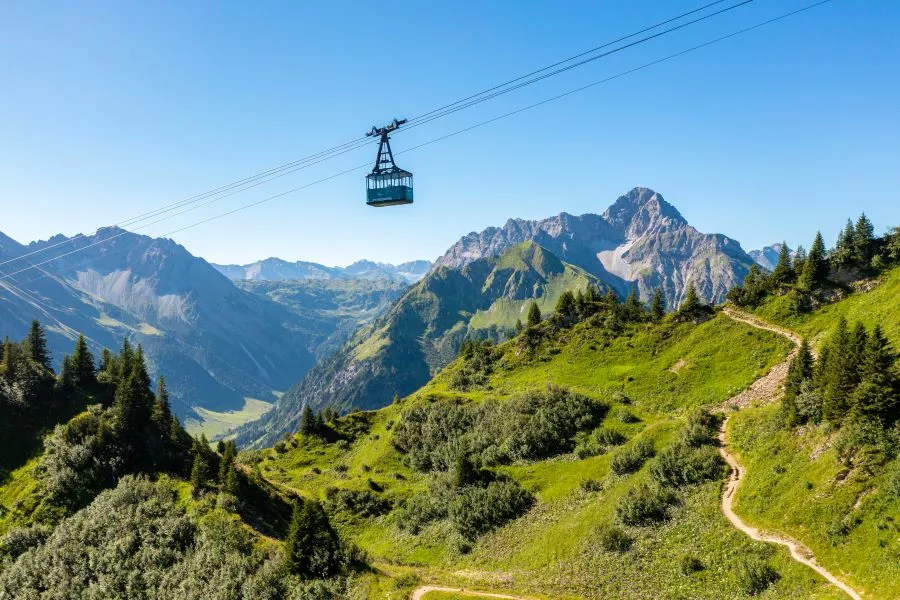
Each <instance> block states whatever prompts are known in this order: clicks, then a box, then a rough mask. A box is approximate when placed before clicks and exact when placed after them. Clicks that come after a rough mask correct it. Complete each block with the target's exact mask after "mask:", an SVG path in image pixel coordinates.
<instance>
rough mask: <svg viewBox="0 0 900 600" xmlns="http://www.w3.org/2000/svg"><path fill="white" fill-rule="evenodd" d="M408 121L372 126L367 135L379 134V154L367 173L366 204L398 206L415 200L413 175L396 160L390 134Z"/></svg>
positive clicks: (395, 120)
mask: <svg viewBox="0 0 900 600" xmlns="http://www.w3.org/2000/svg"><path fill="white" fill-rule="evenodd" d="M404 123H406V119H402V120H399V121H398V120H397V119H394V120H393V122H392V123H391V124H390V125H386V126H385V127H372V131H370V132H369V133H367V134H366V135H367V136H370V137H374V136H376V135H377V136H379V137H380V138H381V141H380V143H379V144H378V156H377V158H376V159H375V168H374V169H372V172H371V173H369V174H368V175H366V204H368V205H369V206H397V205H399V204H412V201H413V176H412V173H410V172H409V171H404V170H403V169H401V168H400V167H398V166H397V164H396V163H395V162H394V154H393V152H391V143H390V141H389V140H390V138H389V136H388V134H390V133H391V132H393V131H396V130H397V128H398V127H400V126H401V125H403V124H404Z"/></svg>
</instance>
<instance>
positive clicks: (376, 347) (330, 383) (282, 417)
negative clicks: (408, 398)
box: [238, 241, 602, 445]
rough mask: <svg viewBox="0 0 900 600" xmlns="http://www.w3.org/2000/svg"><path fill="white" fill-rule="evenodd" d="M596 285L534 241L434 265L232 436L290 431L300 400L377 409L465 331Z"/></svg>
mask: <svg viewBox="0 0 900 600" xmlns="http://www.w3.org/2000/svg"><path fill="white" fill-rule="evenodd" d="M588 284H592V285H595V286H601V287H602V284H601V282H599V281H598V280H597V279H596V278H594V277H592V276H591V275H590V274H588V273H586V272H585V271H584V270H583V269H580V268H578V267H575V266H572V265H569V264H566V263H564V262H563V261H561V260H560V259H559V258H558V257H556V256H554V255H553V254H552V253H550V252H548V251H547V250H546V249H544V248H542V247H540V246H539V245H537V244H536V243H534V242H530V241H528V242H524V243H522V244H519V245H517V246H512V247H510V248H508V249H507V251H506V252H505V253H503V254H502V255H501V256H490V257H486V258H479V259H476V260H472V261H469V262H467V263H466V264H465V265H463V266H461V267H459V268H455V267H449V266H441V267H437V268H436V269H434V270H432V271H431V272H430V273H429V274H428V275H427V276H426V277H425V278H424V279H422V281H420V282H419V283H417V284H416V285H414V286H412V287H411V288H410V289H409V290H407V291H406V293H405V294H403V296H402V297H401V298H400V299H399V300H398V301H397V302H396V303H395V304H394V305H393V306H392V307H391V308H390V309H389V310H388V311H387V312H386V313H385V314H384V315H383V316H382V317H380V318H379V319H377V320H376V321H375V322H374V323H373V324H371V325H370V326H368V327H364V328H363V329H361V330H360V331H358V332H357V333H356V335H354V336H353V338H352V339H351V340H350V341H349V342H347V343H346V344H344V346H342V347H341V348H340V349H339V350H338V351H337V352H336V353H334V354H333V355H332V356H330V357H328V358H327V359H325V360H324V361H322V362H321V363H320V364H318V365H316V367H314V368H313V369H312V371H310V373H309V374H308V375H307V377H306V378H305V379H304V380H303V381H302V382H300V383H299V384H298V385H297V386H295V387H293V388H292V389H291V390H289V391H288V392H287V393H286V394H285V395H284V396H282V398H281V400H280V401H279V402H278V404H277V405H276V407H275V408H274V409H273V410H272V411H271V412H269V413H268V414H266V415H265V416H264V417H262V418H261V419H260V420H259V421H256V422H253V423H249V424H247V425H246V426H244V427H243V428H242V429H241V430H239V433H238V441H239V442H240V443H245V444H246V443H253V444H257V445H269V444H271V443H272V442H273V441H277V440H278V439H279V438H280V437H281V436H282V435H283V434H284V433H285V432H288V431H295V430H296V429H297V426H298V424H299V419H300V415H301V412H302V408H303V406H304V404H309V405H311V406H313V407H315V408H317V409H318V408H322V407H324V406H333V407H335V408H339V409H341V410H348V409H350V408H352V407H360V408H364V409H373V408H380V407H382V406H385V405H386V404H388V403H390V402H391V399H392V398H393V397H394V395H395V394H397V395H400V396H405V395H407V394H409V393H411V392H413V391H414V390H416V389H418V388H419V387H421V386H422V385H424V384H425V383H426V382H427V381H428V380H429V379H430V378H431V377H432V376H433V375H434V374H435V373H436V372H437V371H439V370H440V369H441V368H443V367H444V366H445V365H446V364H447V363H449V362H450V361H451V360H452V359H453V358H454V357H455V356H456V353H457V352H458V350H459V346H460V344H461V343H462V341H463V339H465V338H466V337H481V338H488V339H495V340H498V339H502V338H505V337H506V336H507V335H508V333H509V332H510V330H511V329H512V328H513V327H514V326H515V322H516V320H517V319H521V320H522V321H523V322H524V321H525V320H526V309H527V307H528V304H529V303H530V302H531V299H532V298H536V299H537V302H538V304H539V306H540V307H541V310H542V312H544V313H547V312H550V311H552V310H553V307H554V306H555V304H556V301H557V299H558V298H559V296H560V295H561V294H562V293H563V292H564V291H566V290H577V289H581V290H583V289H585V288H586V287H587V285H588Z"/></svg>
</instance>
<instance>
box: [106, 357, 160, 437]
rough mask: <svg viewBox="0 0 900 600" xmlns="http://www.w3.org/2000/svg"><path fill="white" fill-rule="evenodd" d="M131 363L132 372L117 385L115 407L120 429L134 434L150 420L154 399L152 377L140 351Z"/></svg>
mask: <svg viewBox="0 0 900 600" xmlns="http://www.w3.org/2000/svg"><path fill="white" fill-rule="evenodd" d="M129 363H130V364H131V372H130V373H129V374H128V377H127V378H126V379H125V380H124V381H120V382H119V384H118V385H117V386H116V394H115V399H114V402H113V407H114V409H115V410H116V414H117V423H118V426H119V429H120V431H123V432H125V433H127V434H134V433H135V432H138V431H140V430H141V429H142V428H143V427H144V426H145V425H146V424H147V423H148V421H149V420H150V417H151V416H152V412H153V404H154V399H153V393H152V392H151V391H150V379H149V377H148V376H147V370H146V368H145V367H144V363H143V357H142V356H141V354H140V352H138V354H136V355H134V357H133V358H132V360H130V361H129ZM132 441H137V440H132Z"/></svg>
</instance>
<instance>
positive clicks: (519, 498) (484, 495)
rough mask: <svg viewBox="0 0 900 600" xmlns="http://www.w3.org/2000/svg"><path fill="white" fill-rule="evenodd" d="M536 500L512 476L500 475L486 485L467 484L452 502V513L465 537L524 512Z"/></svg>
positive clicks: (450, 513) (476, 535)
mask: <svg viewBox="0 0 900 600" xmlns="http://www.w3.org/2000/svg"><path fill="white" fill-rule="evenodd" d="M532 504H534V496H532V495H531V494H530V493H528V492H527V491H526V490H524V489H522V487H521V486H520V485H519V484H518V483H516V482H515V481H513V480H510V479H499V480H496V481H492V482H490V483H489V484H488V485H487V486H485V487H480V486H466V487H465V488H462V490H461V492H460V493H458V494H457V495H456V496H455V497H454V498H453V500H452V501H451V503H450V507H449V516H450V521H451V523H453V526H454V528H455V529H456V531H457V532H458V533H459V534H460V535H461V536H462V537H463V538H464V539H466V540H470V541H473V540H475V539H476V538H477V537H478V536H479V535H481V534H483V533H486V532H488V531H490V530H492V529H494V528H496V527H499V526H501V525H503V524H504V523H507V522H508V521H511V520H513V519H515V518H516V517H518V516H520V515H522V514H523V513H525V511H527V510H528V509H529V508H531V505H532Z"/></svg>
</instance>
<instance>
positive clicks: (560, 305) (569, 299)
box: [556, 290, 575, 319]
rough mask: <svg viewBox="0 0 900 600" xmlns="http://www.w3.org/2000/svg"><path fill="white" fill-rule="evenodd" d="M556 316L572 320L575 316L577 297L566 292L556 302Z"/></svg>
mask: <svg viewBox="0 0 900 600" xmlns="http://www.w3.org/2000/svg"><path fill="white" fill-rule="evenodd" d="M556 314H558V315H559V316H561V317H563V318H564V319H571V318H572V317H573V316H574V315H575V296H574V295H573V294H572V292H570V291H568V290H566V291H565V292H563V293H562V294H560V296H559V300H557V301H556Z"/></svg>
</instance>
